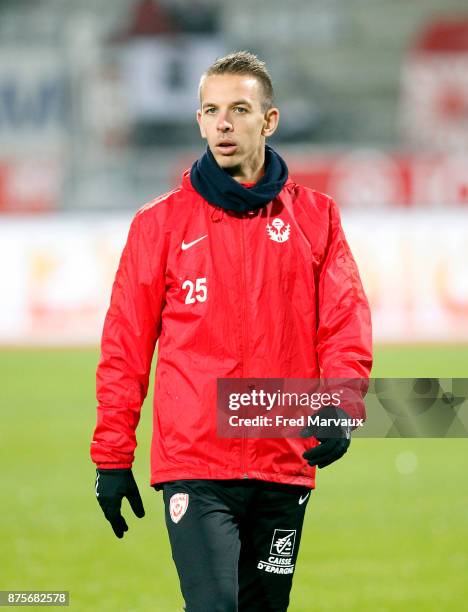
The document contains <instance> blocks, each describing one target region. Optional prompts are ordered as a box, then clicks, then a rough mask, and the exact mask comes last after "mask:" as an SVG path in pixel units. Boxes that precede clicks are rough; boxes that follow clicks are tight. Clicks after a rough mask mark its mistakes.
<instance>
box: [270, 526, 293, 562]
mask: <svg viewBox="0 0 468 612" xmlns="http://www.w3.org/2000/svg"><path fill="white" fill-rule="evenodd" d="M295 540H296V530H295V529H275V532H274V534H273V539H272V541H271V546H270V554H271V555H280V556H282V557H292V554H293V551H294V542H295Z"/></svg>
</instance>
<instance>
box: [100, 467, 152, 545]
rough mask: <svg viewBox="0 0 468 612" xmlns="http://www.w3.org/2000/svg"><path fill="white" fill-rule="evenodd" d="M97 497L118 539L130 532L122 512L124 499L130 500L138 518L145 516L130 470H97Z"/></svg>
mask: <svg viewBox="0 0 468 612" xmlns="http://www.w3.org/2000/svg"><path fill="white" fill-rule="evenodd" d="M96 497H97V500H98V502H99V505H100V506H101V508H102V511H103V512H104V516H105V517H106V519H107V520H108V521H109V523H110V524H111V525H112V529H113V530H114V533H115V535H116V536H117V537H118V538H123V535H124V533H125V532H126V531H128V526H127V523H126V522H125V519H124V517H123V516H122V514H121V512H120V508H121V504H122V498H124V497H126V498H127V499H128V501H129V502H130V506H131V508H132V510H133V512H134V513H135V514H136V516H137V517H138V518H143V517H144V516H145V509H144V508H143V502H142V501H141V497H140V492H139V491H138V487H137V483H136V482H135V479H134V477H133V473H132V470H130V469H126V470H125V469H123V470H120V469H114V470H101V469H97V470H96Z"/></svg>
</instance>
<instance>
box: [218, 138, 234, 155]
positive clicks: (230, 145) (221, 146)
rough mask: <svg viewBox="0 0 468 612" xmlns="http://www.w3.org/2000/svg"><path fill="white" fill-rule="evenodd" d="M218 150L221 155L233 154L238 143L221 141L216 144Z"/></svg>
mask: <svg viewBox="0 0 468 612" xmlns="http://www.w3.org/2000/svg"><path fill="white" fill-rule="evenodd" d="M216 150H217V151H219V152H220V153H221V155H233V154H234V153H235V152H236V151H237V145H236V144H235V143H234V142H230V141H225V142H219V143H218V144H217V145H216Z"/></svg>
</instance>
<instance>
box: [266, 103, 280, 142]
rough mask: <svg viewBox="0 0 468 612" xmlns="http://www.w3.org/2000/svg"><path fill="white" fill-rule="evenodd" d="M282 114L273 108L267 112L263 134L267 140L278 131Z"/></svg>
mask: <svg viewBox="0 0 468 612" xmlns="http://www.w3.org/2000/svg"><path fill="white" fill-rule="evenodd" d="M279 117H280V112H279V109H277V108H275V107H272V108H269V109H268V110H267V112H266V113H265V117H264V120H263V129H262V134H263V136H265V138H268V136H271V135H272V134H274V132H275V131H276V128H277V127H278V123H279Z"/></svg>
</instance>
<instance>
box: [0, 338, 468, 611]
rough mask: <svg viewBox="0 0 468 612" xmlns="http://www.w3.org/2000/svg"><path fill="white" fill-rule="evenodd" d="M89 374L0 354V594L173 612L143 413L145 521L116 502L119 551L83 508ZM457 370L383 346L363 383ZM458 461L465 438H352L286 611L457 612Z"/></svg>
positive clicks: (463, 476) (330, 474) (466, 452)
mask: <svg viewBox="0 0 468 612" xmlns="http://www.w3.org/2000/svg"><path fill="white" fill-rule="evenodd" d="M96 361H97V352H96V351H92V350H89V351H86V350H50V351H42V350H11V351H7V350H5V351H0V372H1V375H0V376H1V385H0V405H1V414H2V426H1V429H0V461H1V466H2V468H1V469H2V479H1V511H0V542H1V560H0V590H7V589H9V590H11V589H23V590H36V589H37V590H59V589H60V590H69V591H70V597H71V608H72V609H74V610H79V611H88V610H89V611H93V612H94V611H99V612H101V611H102V612H104V611H107V610H109V611H113V612H115V611H118V612H122V611H125V612H128V611H132V610H134V611H141V612H143V611H144V612H146V611H158V612H173V611H177V610H181V609H182V606H181V598H180V596H179V589H178V582H177V576H176V572H175V569H174V566H173V564H172V560H171V555H170V549H169V545H168V542H167V536H166V532H165V526H164V522H163V512H162V499H161V495H160V494H156V493H155V492H154V491H153V490H152V489H151V488H150V487H149V486H148V484H149V481H148V479H149V439H150V427H151V410H150V405H149V403H148V402H147V403H146V404H145V406H144V408H143V413H142V420H141V423H140V428H139V448H138V451H137V460H136V464H135V476H136V478H137V481H138V482H139V484H140V490H141V493H142V497H143V501H144V504H145V508H146V514H147V515H146V517H145V518H144V519H143V520H138V519H136V518H135V517H133V515H131V514H130V510H129V508H128V505H127V502H125V507H124V514H125V516H126V517H127V521H128V523H129V527H130V531H129V532H128V533H127V534H126V536H125V537H124V539H123V540H121V541H120V540H117V539H116V538H115V537H114V535H113V533H112V530H111V528H110V526H109V525H108V524H107V522H106V521H105V519H104V517H103V516H102V513H101V510H100V508H99V507H98V505H97V503H96V500H95V498H94V490H93V482H94V469H93V466H92V464H91V463H90V461H89V458H88V449H89V442H90V439H91V435H92V430H93V426H94V420H95V400H94V371H95V367H96ZM467 364H468V347H451V346H445V347H443V346H442V347H386V348H384V347H381V348H378V349H377V351H376V360H375V368H374V371H373V375H374V376H401V377H412V376H437V377H450V376H466V375H467V368H466V365H467ZM467 458H468V440H467V439H453V440H420V439H419V440H412V439H406V440H365V439H359V440H355V441H354V442H353V444H352V445H351V448H350V450H349V452H348V454H347V456H346V457H345V458H344V459H343V460H342V461H340V462H339V463H336V464H335V465H333V466H331V467H330V468H327V469H325V470H323V472H320V471H319V474H318V488H317V489H316V491H314V492H313V493H312V497H311V500H310V503H309V507H308V514H307V518H306V523H305V526H304V533H303V539H302V546H301V552H300V555H299V562H298V566H297V571H296V575H295V579H294V587H293V594H292V604H291V606H290V610H291V612H308V611H311V610H314V611H328V610H330V611H332V610H343V611H346V610H350V611H356V612H364V611H369V612H376V611H378V612H382V611H388V612H390V611H395V612H396V611H398V612H400V611H401V610H404V611H405V612H406V611H411V612H415V611H419V610H421V611H424V612H428V611H436V610H437V611H439V610H443V611H444V612H447V611H459V610H463V609H466V602H467V600H468V581H467V576H468V545H467V543H468V510H467V509H468V459H467ZM193 562H194V563H197V551H193ZM207 612H210V611H207Z"/></svg>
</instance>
